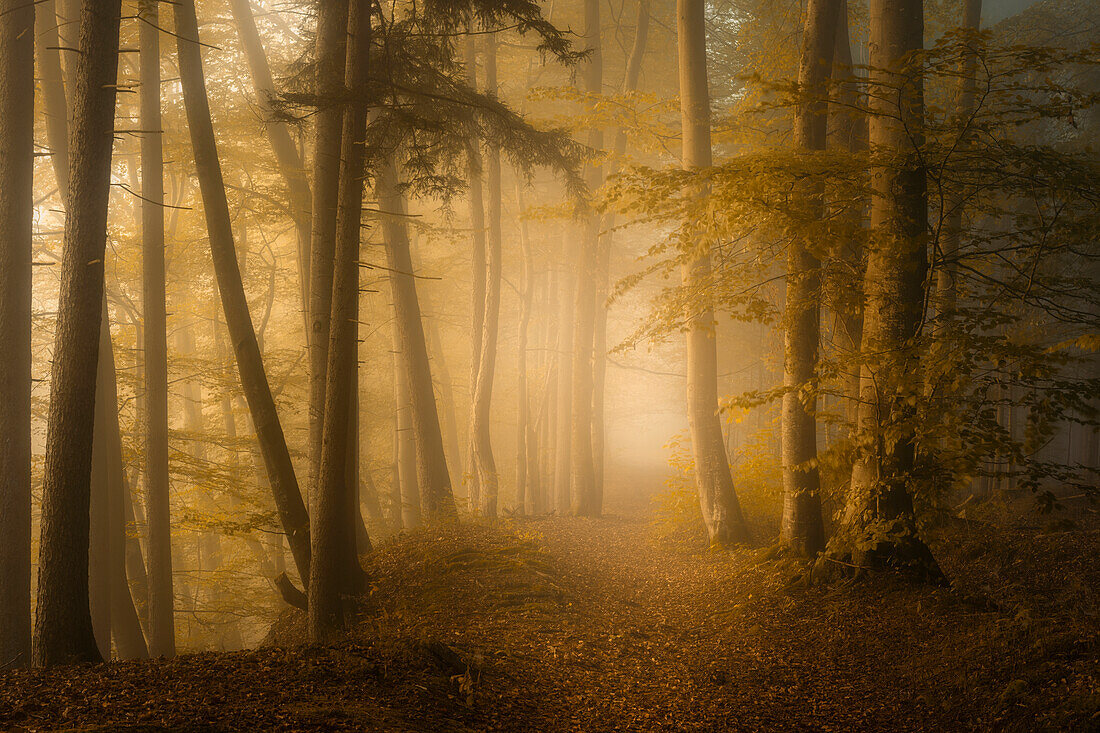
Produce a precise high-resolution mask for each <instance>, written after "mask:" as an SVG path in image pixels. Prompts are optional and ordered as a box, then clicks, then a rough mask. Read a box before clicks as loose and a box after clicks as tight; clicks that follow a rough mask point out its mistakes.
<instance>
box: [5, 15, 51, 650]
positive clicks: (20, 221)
mask: <svg viewBox="0 0 1100 733" xmlns="http://www.w3.org/2000/svg"><path fill="white" fill-rule="evenodd" d="M34 21H35V15H34V9H33V7H31V6H28V5H26V3H24V2H21V0H5V1H4V2H2V3H0V180H2V181H3V182H4V185H3V186H2V187H0V343H2V344H3V345H4V350H3V357H2V358H0V537H3V538H4V540H3V547H2V549H0V669H2V668H5V667H9V666H25V665H28V664H30V661H31V280H32V277H31V256H32V254H31V253H32V251H33V248H32V239H31V237H32V228H33V218H34V207H33V199H34V38H35V36H34ZM55 27H56V24H55ZM48 121H49V118H48V117H47V122H48Z"/></svg>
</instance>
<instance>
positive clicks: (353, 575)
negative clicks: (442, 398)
mask: <svg viewBox="0 0 1100 733" xmlns="http://www.w3.org/2000/svg"><path fill="white" fill-rule="evenodd" d="M322 4H324V3H322ZM370 7H371V6H370V4H369V3H368V2H367V0H351V3H350V9H349V12H348V14H347V20H346V23H347V36H346V38H347V43H346V53H347V64H346V68H347V73H346V77H347V79H346V91H344V94H346V95H348V98H349V101H348V103H347V108H346V112H345V113H344V114H343V115H341V118H342V122H343V140H342V143H341V146H340V147H341V148H342V149H343V151H344V155H343V160H342V162H341V167H340V186H339V200H338V203H337V226H336V251H335V255H334V258H333V273H332V312H331V317H330V319H329V323H330V328H331V331H330V333H329V334H328V337H329V338H328V340H329V344H328V350H327V356H328V365H327V367H326V369H325V374H326V377H325V380H326V384H325V408H324V413H323V415H324V420H323V430H322V435H323V439H322V441H321V461H320V464H319V469H318V472H317V486H316V488H315V490H314V493H313V527H312V539H313V569H312V571H311V572H310V576H309V633H310V637H311V638H312V639H313V640H314V641H322V640H324V639H327V638H329V637H331V636H332V635H333V634H334V633H335V632H336V631H337V630H339V629H341V628H343V626H344V620H345V605H346V603H347V599H348V598H349V597H351V596H353V595H356V594H358V593H359V592H360V591H361V590H362V585H363V571H362V569H361V568H360V567H359V557H358V555H357V554H356V551H355V527H356V519H357V518H358V516H359V508H358V501H357V500H356V497H357V490H356V487H355V484H354V483H353V481H354V479H355V477H354V476H348V471H347V469H348V452H349V447H350V446H349V440H348V438H349V435H348V421H349V419H350V410H351V406H352V404H353V403H354V402H355V400H353V399H351V395H350V394H349V391H350V390H349V387H351V386H352V385H353V384H354V385H355V386H356V390H357V389H358V380H357V379H356V374H357V373H358V366H359V328H358V325H359V240H360V226H361V223H362V214H363V173H364V165H363V164H364V160H365V158H366V141H365V137H366V133H367V109H368V101H369V99H370V96H369V88H368V82H369V80H368V76H367V74H368V70H369V62H370ZM314 210H315V211H316V210H317V209H316V208H315V209H314ZM315 322H316V321H315ZM429 384H430V382H429ZM441 445H442V442H441ZM349 479H352V480H349ZM352 507H354V511H349V510H350V509H352Z"/></svg>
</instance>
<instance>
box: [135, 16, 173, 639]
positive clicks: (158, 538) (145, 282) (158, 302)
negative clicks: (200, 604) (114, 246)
mask: <svg viewBox="0 0 1100 733" xmlns="http://www.w3.org/2000/svg"><path fill="white" fill-rule="evenodd" d="M138 17H139V18H140V19H141V22H140V23H138V44H139V53H140V58H141V89H140V90H139V92H138V93H139V95H140V101H139V104H140V108H141V129H142V135H141V235H142V270H141V271H142V280H141V282H142V315H143V317H144V321H145V331H144V336H145V343H144V346H145V349H144V352H145V425H144V428H145V501H146V520H147V521H148V527H149V530H148V531H149V553H148V554H149V557H148V564H147V565H146V570H147V573H148V578H149V581H148V582H149V647H150V648H149V651H150V653H151V654H152V655H153V656H155V657H170V656H172V655H174V654H175V651H176V642H175V595H174V591H173V589H172V526H171V524H172V520H171V516H170V514H169V508H168V311H167V305H166V295H165V284H164V281H165V271H164V157H163V153H162V152H161V139H162V137H163V132H162V131H161V127H162V125H161V112H160V17H159V10H158V3H157V1H156V0H142V2H141V4H140V5H139V7H138Z"/></svg>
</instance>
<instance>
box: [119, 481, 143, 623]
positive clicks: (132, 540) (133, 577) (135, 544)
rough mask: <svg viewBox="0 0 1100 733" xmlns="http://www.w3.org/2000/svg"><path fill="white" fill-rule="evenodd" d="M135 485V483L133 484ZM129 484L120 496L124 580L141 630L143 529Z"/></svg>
mask: <svg viewBox="0 0 1100 733" xmlns="http://www.w3.org/2000/svg"><path fill="white" fill-rule="evenodd" d="M135 485H136V482H135ZM131 488H132V487H131V486H130V485H129V482H128V483H127V486H126V491H125V493H124V494H123V496H122V501H123V507H122V510H123V512H124V515H123V516H124V518H125V521H126V549H125V555H126V556H125V563H126V578H127V579H128V580H129V581H130V595H131V597H132V598H133V599H134V606H135V609H136V610H137V614H138V618H139V619H140V621H141V624H142V628H143V629H148V628H149V581H148V576H147V575H146V573H145V560H144V558H143V557H142V554H141V539H140V536H141V532H142V530H143V528H144V527H145V522H144V521H138V517H137V516H136V513H135V506H140V504H138V505H135V503H134V497H133V494H132V493H131Z"/></svg>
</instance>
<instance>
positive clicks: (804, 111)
mask: <svg viewBox="0 0 1100 733" xmlns="http://www.w3.org/2000/svg"><path fill="white" fill-rule="evenodd" d="M840 5H841V0H810V2H809V4H808V5H807V6H806V22H805V26H804V28H803V32H802V52H801V58H800V60H799V64H798V95H799V98H798V107H797V110H796V113H795V121H794V145H795V148H796V149H797V150H799V151H805V152H817V151H822V150H825V144H826V132H827V131H828V104H827V101H828V96H827V95H828V82H829V76H830V71H831V67H832V63H833V47H834V45H835V43H836V21H837V13H838V12H839V8H840ZM824 193H825V186H824V183H823V182H821V181H813V182H808V183H806V184H805V185H804V186H803V190H801V191H799V192H798V197H799V201H798V202H797V203H798V205H799V212H798V213H799V214H800V215H801V216H803V217H804V218H805V220H806V221H807V222H818V221H820V220H821V218H822V216H824V213H825V208H824V201H823V196H824ZM820 298H821V263H820V261H819V260H818V258H817V256H816V255H815V254H814V253H813V252H812V251H811V243H810V242H808V241H806V238H805V237H801V236H797V235H796V236H795V237H793V238H792V239H791V241H790V243H789V244H788V245H787V294H786V304H785V308H784V314H783V325H784V330H783V387H784V392H783V405H782V431H781V434H780V442H781V454H782V462H783V517H782V520H781V527H780V536H781V537H782V539H783V542H784V543H786V544H787V546H788V547H789V548H790V549H791V551H792V552H793V553H794V554H796V555H801V556H804V557H809V556H813V555H816V554H817V553H818V552H820V551H821V550H823V549H825V527H824V524H823V523H822V520H821V497H820V495H819V493H818V492H819V490H820V488H821V480H820V475H819V473H818V468H817V417H816V415H817V390H816V388H815V386H814V383H813V380H814V372H815V371H816V369H817V353H818V343H819V340H820V338H821V323H820V321H821V300H820Z"/></svg>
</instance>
